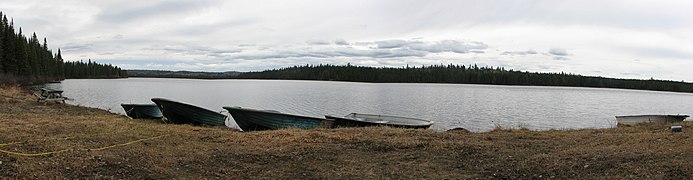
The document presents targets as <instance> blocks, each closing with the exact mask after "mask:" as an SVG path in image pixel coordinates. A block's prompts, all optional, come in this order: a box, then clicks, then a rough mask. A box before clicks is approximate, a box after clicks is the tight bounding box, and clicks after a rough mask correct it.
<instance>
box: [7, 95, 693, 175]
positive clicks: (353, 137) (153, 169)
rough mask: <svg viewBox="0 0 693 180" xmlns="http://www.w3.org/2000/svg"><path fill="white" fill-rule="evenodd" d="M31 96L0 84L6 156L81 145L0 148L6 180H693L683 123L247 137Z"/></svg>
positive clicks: (691, 148) (287, 132)
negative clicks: (679, 127) (44, 179)
mask: <svg viewBox="0 0 693 180" xmlns="http://www.w3.org/2000/svg"><path fill="white" fill-rule="evenodd" d="M22 93H26V92H23V91H22V90H17V89H9V90H8V89H7V88H2V89H0V98H10V97H11V98H12V99H15V101H14V102H9V101H4V100H3V101H2V102H0V150H4V151H11V152H22V153H41V152H50V151H56V150H61V149H72V150H70V151H65V152H61V153H55V154H50V155H44V156H34V157H25V156H21V155H13V154H7V153H0V161H2V163H0V177H4V178H41V177H67V178H83V177H88V178H118V179H140V178H147V179H154V178H156V179H163V178H181V179H193V178H195V179H198V178H205V179H206V178H224V179H229V178H231V179H258V178H263V179H472V178H483V179H489V178H499V179H500V178H502V179H511V178H512V179H518V178H522V179H529V178H561V179H564V178H571V179H583V178H588V179H597V178H599V179H601V178H609V179H626V178H627V179H664V178H671V179H691V178H693V174H692V173H691V172H693V164H691V162H693V141H691V139H693V137H692V136H693V133H692V132H693V129H691V127H693V122H681V123H675V125H682V126H684V131H683V132H680V133H672V132H670V130H669V129H668V127H670V126H671V125H673V124H643V125H637V126H632V127H619V128H611V129H587V130H550V131H540V132H538V131H530V130H527V129H503V128H499V129H497V130H494V131H491V132H484V133H475V132H465V131H450V132H437V131H433V130H412V129H397V128H389V127H368V128H339V129H314V130H302V129H283V130H276V131H256V132H239V131H236V130H233V129H229V128H225V127H204V126H192V125H176V124H165V123H161V122H159V121H152V120H133V119H129V118H127V117H125V116H121V115H117V114H112V113H109V112H106V111H104V110H99V109H93V108H85V107H76V106H69V105H64V104H48V105H44V104H43V103H36V102H34V99H32V98H31V96H26V94H24V95H22ZM18 97H24V98H18ZM161 135H164V136H163V137H160V138H156V139H149V140H142V141H137V140H141V139H147V138H150V137H155V136H161ZM133 141H137V142H135V143H131V144H127V145H119V146H114V145H118V144H126V143H128V142H133ZM12 143H14V144H12ZM109 146H113V147H111V148H108V149H103V150H84V149H98V148H102V147H109Z"/></svg>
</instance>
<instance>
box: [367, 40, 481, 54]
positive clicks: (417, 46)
mask: <svg viewBox="0 0 693 180" xmlns="http://www.w3.org/2000/svg"><path fill="white" fill-rule="evenodd" d="M374 44H375V45H376V47H377V48H379V49H394V48H402V49H411V50H416V51H426V52H430V53H441V52H454V53H461V54H462V53H469V52H470V50H483V49H486V48H488V45H486V44H484V43H482V42H475V41H472V42H464V41H457V40H442V41H434V42H427V41H419V40H415V41H405V40H387V41H375V42H374Z"/></svg>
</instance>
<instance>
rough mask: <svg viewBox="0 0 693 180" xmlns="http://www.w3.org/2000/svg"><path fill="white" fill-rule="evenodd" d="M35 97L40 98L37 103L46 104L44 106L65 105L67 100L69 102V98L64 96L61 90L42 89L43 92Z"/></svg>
mask: <svg viewBox="0 0 693 180" xmlns="http://www.w3.org/2000/svg"><path fill="white" fill-rule="evenodd" d="M34 95H36V97H38V99H37V100H36V102H44V104H45V103H48V102H56V103H59V102H62V103H65V100H67V97H65V96H63V91H61V90H53V89H46V88H41V92H40V93H38V94H34Z"/></svg>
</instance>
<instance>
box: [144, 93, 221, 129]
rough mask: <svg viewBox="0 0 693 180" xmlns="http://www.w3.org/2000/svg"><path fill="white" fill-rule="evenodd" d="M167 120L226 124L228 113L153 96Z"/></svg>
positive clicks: (183, 122)
mask: <svg viewBox="0 0 693 180" xmlns="http://www.w3.org/2000/svg"><path fill="white" fill-rule="evenodd" d="M152 101H154V103H156V105H157V106H158V107H159V109H160V110H161V113H162V114H163V115H164V117H165V118H166V120H168V121H171V122H173V123H177V124H207V125H222V126H223V125H225V122H226V115H224V114H221V113H218V112H215V111H212V110H208V109H205V108H201V107H197V106H194V105H190V104H185V103H181V102H176V101H172V100H168V99H163V98H152Z"/></svg>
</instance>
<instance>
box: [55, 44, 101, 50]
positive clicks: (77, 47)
mask: <svg viewBox="0 0 693 180" xmlns="http://www.w3.org/2000/svg"><path fill="white" fill-rule="evenodd" d="M92 47H94V44H92V43H85V44H77V43H69V44H67V45H65V46H63V47H61V50H63V51H80V50H88V49H91V48H92Z"/></svg>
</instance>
